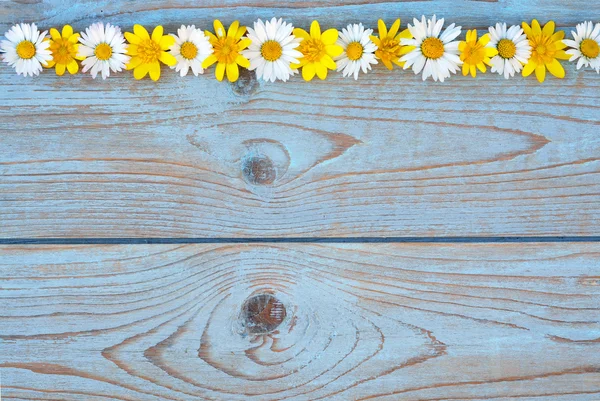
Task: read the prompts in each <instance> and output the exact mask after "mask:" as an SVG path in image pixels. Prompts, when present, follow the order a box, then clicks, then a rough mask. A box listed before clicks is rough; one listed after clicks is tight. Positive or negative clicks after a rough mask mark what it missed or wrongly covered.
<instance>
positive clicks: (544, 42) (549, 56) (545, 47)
mask: <svg viewBox="0 0 600 401" xmlns="http://www.w3.org/2000/svg"><path fill="white" fill-rule="evenodd" d="M529 44H530V45H531V48H532V49H533V51H532V52H531V59H532V60H533V61H534V62H536V63H537V64H549V63H551V62H552V60H554V57H555V54H556V52H557V47H556V46H555V44H554V42H552V37H550V36H546V35H543V34H542V35H539V36H533V37H530V38H529Z"/></svg>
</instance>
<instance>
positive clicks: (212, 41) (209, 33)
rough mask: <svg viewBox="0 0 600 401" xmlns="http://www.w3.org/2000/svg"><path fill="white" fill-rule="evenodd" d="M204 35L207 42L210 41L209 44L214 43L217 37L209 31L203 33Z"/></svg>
mask: <svg viewBox="0 0 600 401" xmlns="http://www.w3.org/2000/svg"><path fill="white" fill-rule="evenodd" d="M204 34H205V35H206V36H208V40H209V41H210V43H213V44H214V43H215V42H216V41H217V37H216V36H215V34H214V33H212V32H210V31H204Z"/></svg>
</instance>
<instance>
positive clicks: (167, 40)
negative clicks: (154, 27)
mask: <svg viewBox="0 0 600 401" xmlns="http://www.w3.org/2000/svg"><path fill="white" fill-rule="evenodd" d="M174 44H175V37H174V36H171V35H166V36H163V37H162V38H161V39H160V41H159V42H158V45H159V46H160V48H161V49H162V50H169V48H170V47H171V46H173V45H174Z"/></svg>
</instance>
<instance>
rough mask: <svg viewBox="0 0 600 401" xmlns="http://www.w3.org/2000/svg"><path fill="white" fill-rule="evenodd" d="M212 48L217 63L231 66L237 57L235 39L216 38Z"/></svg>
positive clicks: (237, 49) (237, 48)
mask: <svg viewBox="0 0 600 401" xmlns="http://www.w3.org/2000/svg"><path fill="white" fill-rule="evenodd" d="M213 47H214V55H215V57H216V58H217V61H218V62H219V63H225V64H233V63H234V62H235V59H236V58H237V56H238V55H239V54H238V51H239V47H238V44H237V42H236V40H235V38H231V37H229V36H223V37H217V41H216V43H214V44H213Z"/></svg>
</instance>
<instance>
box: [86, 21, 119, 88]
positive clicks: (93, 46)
mask: <svg viewBox="0 0 600 401" xmlns="http://www.w3.org/2000/svg"><path fill="white" fill-rule="evenodd" d="M79 42H80V43H81V45H80V46H79V55H80V56H82V57H84V60H83V61H82V62H81V65H82V66H83V70H82V71H83V72H88V71H89V70H91V74H92V78H93V79H96V75H98V73H99V72H102V79H106V78H107V77H108V76H110V71H111V70H112V72H120V71H122V70H123V69H124V68H125V65H126V64H127V63H128V62H129V60H130V57H129V56H127V55H126V54H125V53H126V52H127V45H126V44H125V37H124V36H123V34H122V33H121V29H120V28H119V27H117V26H114V25H111V24H106V26H104V24H103V23H102V22H98V23H95V24H92V25H91V26H90V27H89V28H86V30H85V32H82V33H81V37H80V38H79Z"/></svg>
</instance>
